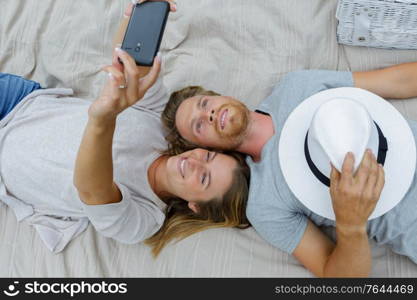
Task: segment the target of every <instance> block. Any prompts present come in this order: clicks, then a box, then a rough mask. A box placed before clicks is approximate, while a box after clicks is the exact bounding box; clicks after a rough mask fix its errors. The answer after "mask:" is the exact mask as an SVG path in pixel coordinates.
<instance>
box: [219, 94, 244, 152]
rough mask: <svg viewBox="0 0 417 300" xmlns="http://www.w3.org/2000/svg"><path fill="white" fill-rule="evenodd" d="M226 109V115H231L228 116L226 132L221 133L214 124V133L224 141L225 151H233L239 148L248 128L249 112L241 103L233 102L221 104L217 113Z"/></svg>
mask: <svg viewBox="0 0 417 300" xmlns="http://www.w3.org/2000/svg"><path fill="white" fill-rule="evenodd" d="M225 108H227V109H228V113H232V115H231V116H228V124H227V127H228V128H227V129H228V130H227V131H223V130H221V129H220V128H219V126H218V123H217V124H216V127H215V128H216V132H217V134H218V135H219V136H220V137H221V138H222V141H224V142H225V143H224V147H222V148H223V149H225V150H235V149H236V148H237V147H239V146H240V145H241V144H242V143H243V141H244V139H245V137H246V133H247V129H248V127H249V110H248V109H247V108H246V106H245V105H244V104H243V103H240V102H233V103H226V104H223V105H222V106H221V107H220V108H219V112H221V111H222V110H223V109H225Z"/></svg>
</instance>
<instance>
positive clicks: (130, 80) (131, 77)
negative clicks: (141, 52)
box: [116, 48, 140, 95]
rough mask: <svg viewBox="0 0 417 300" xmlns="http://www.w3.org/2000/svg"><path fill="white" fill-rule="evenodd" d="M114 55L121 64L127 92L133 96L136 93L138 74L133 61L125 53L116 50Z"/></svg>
mask: <svg viewBox="0 0 417 300" xmlns="http://www.w3.org/2000/svg"><path fill="white" fill-rule="evenodd" d="M116 54H117V56H118V57H119V58H120V60H121V61H122V63H123V67H124V73H125V77H126V81H127V92H128V93H130V94H132V95H135V94H137V92H138V83H139V77H140V72H139V69H138V67H137V65H136V62H135V60H134V59H133V58H132V57H131V56H130V55H129V54H128V53H127V52H125V51H123V50H122V49H120V48H116Z"/></svg>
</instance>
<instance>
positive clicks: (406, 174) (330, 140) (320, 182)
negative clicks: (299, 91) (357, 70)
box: [279, 88, 416, 220]
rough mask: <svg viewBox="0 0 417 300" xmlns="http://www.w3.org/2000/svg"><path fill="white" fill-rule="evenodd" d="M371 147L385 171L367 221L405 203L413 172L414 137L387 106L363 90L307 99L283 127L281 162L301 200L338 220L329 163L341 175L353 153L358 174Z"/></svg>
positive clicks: (326, 93) (339, 90) (343, 90)
mask: <svg viewBox="0 0 417 300" xmlns="http://www.w3.org/2000/svg"><path fill="white" fill-rule="evenodd" d="M367 148H369V149H371V150H372V152H373V153H374V154H375V156H376V157H377V160H378V163H381V164H382V165H383V166H384V171H385V186H384V189H383V190H382V193H381V197H380V199H379V201H378V203H377V205H376V207H375V210H374V211H373V213H372V214H371V216H370V217H369V219H373V218H377V217H379V216H381V215H383V214H385V213H386V212H387V211H389V210H390V209H392V208H393V207H394V206H395V205H397V204H398V203H399V202H400V201H401V199H402V198H403V197H404V195H405V194H406V192H407V191H408V189H409V187H410V184H411V182H412V180H413V177H414V173H415V165H416V146H415V141H414V136H413V134H412V132H411V129H410V127H409V125H408V123H407V121H406V120H405V119H404V118H403V116H402V115H401V114H400V113H399V112H398V111H397V110H396V109H395V108H394V107H393V106H392V105H391V104H390V103H389V102H388V101H385V100H384V99H382V98H381V97H379V96H377V95H375V94H373V93H370V92H368V91H366V90H363V89H359V88H335V89H329V90H325V91H322V92H320V93H317V94H315V95H313V96H311V97H309V98H307V99H306V100H304V101H303V102H302V103H301V104H300V105H298V106H297V107H296V108H295V109H294V111H293V112H292V113H291V114H290V116H289V117H288V119H287V120H286V122H285V124H284V127H283V129H282V132H281V137H280V140H279V160H280V165H281V169H282V172H283V175H284V177H285V180H286V182H287V184H288V186H289V188H290V189H291V191H292V192H293V193H294V195H295V196H296V197H297V198H298V200H300V201H301V202H302V203H303V204H304V205H305V206H306V207H307V208H308V209H310V210H311V211H313V212H314V213H316V214H318V215H320V216H323V217H325V218H328V219H331V220H335V215H334V212H333V206H332V200H331V198H330V192H329V186H330V179H329V177H330V170H331V168H330V162H331V163H332V164H333V165H334V166H335V167H336V169H338V170H339V171H340V170H341V166H342V164H343V160H344V158H345V155H346V154H347V152H349V151H350V152H352V153H353V154H354V156H355V171H356V169H357V167H358V166H359V164H360V162H361V160H362V158H363V155H364V152H365V150H366V149H367Z"/></svg>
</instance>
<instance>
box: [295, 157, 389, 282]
mask: <svg viewBox="0 0 417 300" xmlns="http://www.w3.org/2000/svg"><path fill="white" fill-rule="evenodd" d="M353 163H354V161H353V156H352V155H347V156H346V159H345V162H344V164H343V169H342V174H339V173H338V172H337V171H336V170H335V169H334V168H332V176H331V187H330V193H331V195H332V201H333V208H334V211H335V215H336V236H337V242H336V244H334V243H333V242H332V241H330V239H329V238H328V237H327V236H325V235H324V234H323V233H322V232H321V231H320V230H319V229H318V228H317V227H316V226H315V225H314V224H313V223H312V222H311V221H309V222H308V224H307V228H306V231H305V233H304V236H303V238H302V239H301V242H300V243H299V244H298V246H297V248H296V249H295V250H294V252H293V255H294V257H296V258H297V259H298V260H299V261H300V262H301V263H302V264H303V265H304V266H305V267H306V268H307V269H309V270H310V271H311V272H312V273H314V274H315V275H316V276H318V277H367V276H368V275H369V272H370V270H371V251H370V246H369V241H368V236H367V233H366V224H367V220H368V218H369V215H370V214H371V213H372V211H373V210H374V208H375V205H376V203H377V201H378V199H379V196H380V194H381V191H382V188H383V185H384V172H383V169H382V167H381V166H379V165H378V164H377V162H376V159H375V157H374V156H373V154H369V153H367V154H366V155H365V156H364V160H363V161H362V163H361V166H360V168H359V169H358V171H357V174H356V175H355V176H353V171H352V170H353Z"/></svg>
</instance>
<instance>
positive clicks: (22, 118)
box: [0, 79, 168, 252]
mask: <svg viewBox="0 0 417 300" xmlns="http://www.w3.org/2000/svg"><path fill="white" fill-rule="evenodd" d="M70 95H72V90H69V89H46V90H38V91H35V92H33V93H31V94H30V95H28V96H27V97H26V98H25V99H24V100H23V101H22V102H21V103H19V104H18V105H17V106H16V107H15V109H14V110H13V111H12V112H10V114H8V115H7V116H6V117H5V118H4V119H3V120H1V121H0V200H2V201H3V202H5V203H6V204H7V205H8V206H9V207H11V208H12V209H13V211H14V213H15V214H16V217H17V219H18V220H19V221H20V220H23V219H24V220H26V221H27V222H29V223H30V224H32V225H33V226H34V227H35V229H36V230H37V232H38V233H39V235H40V237H41V239H42V240H43V241H44V242H45V244H46V246H47V247H48V249H50V250H51V251H53V252H59V251H61V250H62V249H64V247H65V246H66V245H67V243H68V242H69V241H70V240H71V239H73V238H75V237H76V236H77V235H78V234H80V233H81V232H82V231H84V230H85V229H86V227H87V225H88V223H89V222H91V223H92V225H93V226H94V227H95V229H96V230H97V231H99V232H100V233H101V234H103V235H104V236H106V237H111V238H113V239H115V240H117V241H120V242H123V243H136V242H140V241H143V240H144V239H146V238H148V237H149V236H151V235H152V234H154V233H155V232H156V231H157V230H158V229H159V228H160V227H161V225H162V223H163V221H164V219H165V215H164V213H163V210H164V209H165V204H164V203H163V202H162V201H161V200H160V199H159V198H158V197H157V196H156V195H155V194H154V192H153V191H152V189H151V187H150V185H149V183H148V176H147V170H148V167H149V165H150V164H151V163H152V162H153V161H154V160H155V159H156V158H157V157H158V156H159V155H160V154H159V152H158V151H160V150H163V149H165V147H166V143H165V140H164V132H163V129H162V125H161V121H160V113H161V110H162V109H163V107H164V105H165V103H166V101H167V99H168V96H167V93H166V90H165V88H164V86H163V83H162V79H159V80H158V81H157V83H156V84H155V85H154V86H153V87H152V88H151V89H150V90H149V91H148V92H147V94H146V95H145V97H144V98H143V99H142V100H141V101H140V102H138V103H137V104H135V106H133V107H131V108H128V109H126V110H125V111H124V112H122V113H121V114H120V115H119V116H118V118H117V123H116V130H115V134H114V140H113V162H114V178H115V182H116V184H117V185H118V187H119V188H120V190H121V193H122V201H121V202H119V203H113V204H107V205H86V204H84V203H83V202H82V201H81V200H80V198H79V196H78V193H77V190H76V189H75V187H74V185H73V175H74V172H73V171H74V165H75V159H76V155H77V152H78V148H79V145H80V142H81V138H82V136H83V133H84V129H85V126H86V123H87V120H88V108H89V106H90V104H91V102H90V101H87V100H83V99H78V98H72V97H70Z"/></svg>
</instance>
